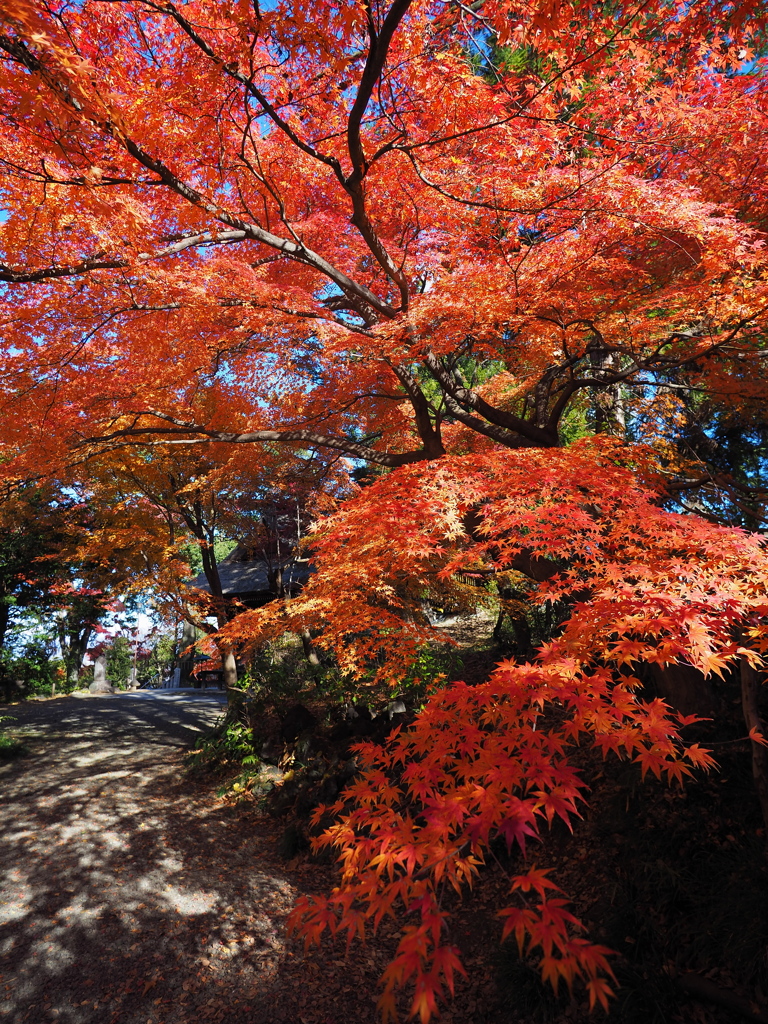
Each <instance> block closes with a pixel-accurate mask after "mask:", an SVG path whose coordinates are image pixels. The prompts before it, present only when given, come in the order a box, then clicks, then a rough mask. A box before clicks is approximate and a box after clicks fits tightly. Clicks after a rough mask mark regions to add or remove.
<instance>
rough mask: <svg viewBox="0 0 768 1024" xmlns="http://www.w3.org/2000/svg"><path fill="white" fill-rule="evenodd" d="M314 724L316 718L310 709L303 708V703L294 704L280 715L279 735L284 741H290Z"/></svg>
mask: <svg viewBox="0 0 768 1024" xmlns="http://www.w3.org/2000/svg"><path fill="white" fill-rule="evenodd" d="M316 725H317V719H316V718H315V716H314V715H313V714H312V712H311V711H309V710H308V709H307V708H305V707H304V705H303V704H294V705H293V707H292V708H289V709H288V711H286V713H285V715H283V717H282V720H281V724H280V736H281V738H282V739H283V740H284V741H285V742H286V743H290V742H291V741H292V740H295V739H296V738H297V737H298V736H300V735H301V734H302V733H303V732H306V731H307V730H308V729H313V728H314V727H315V726H316Z"/></svg>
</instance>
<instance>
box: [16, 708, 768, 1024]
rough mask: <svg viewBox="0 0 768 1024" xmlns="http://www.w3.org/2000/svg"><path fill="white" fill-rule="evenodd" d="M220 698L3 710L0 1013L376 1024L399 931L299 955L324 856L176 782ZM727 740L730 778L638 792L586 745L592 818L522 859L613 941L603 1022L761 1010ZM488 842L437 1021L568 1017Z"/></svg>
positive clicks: (747, 869) (68, 1018)
mask: <svg viewBox="0 0 768 1024" xmlns="http://www.w3.org/2000/svg"><path fill="white" fill-rule="evenodd" d="M220 710H221V707H220V704H219V702H218V700H217V699H216V697H215V696H214V695H212V694H209V695H200V694H197V695H195V694H192V695H189V694H188V695H184V694H175V695H174V694H172V693H171V694H169V693H168V692H166V693H165V694H163V693H157V694H147V695H143V694H142V695H119V696H114V697H87V698H76V697H70V698H60V699H57V700H52V701H45V702H34V703H30V704H27V705H24V706H21V705H16V706H14V707H13V708H8V709H0V712H1V713H11V714H13V715H15V717H16V719H17V721H16V722H15V723H12V725H11V727H12V728H13V729H14V730H15V731H16V732H18V733H21V734H23V735H25V736H26V740H25V742H26V744H27V747H28V753H27V755H26V756H25V757H23V758H21V759H19V760H16V761H13V762H10V763H7V764H4V765H2V766H0V787H1V788H0V792H1V793H2V804H3V812H2V821H3V828H2V834H1V835H0V1017H2V1018H3V1019H7V1020H8V1021H9V1022H12V1024H27V1022H29V1024H37V1022H40V1021H46V1020H58V1021H62V1022H66V1024H90V1022H96V1021H98V1022H99V1024H104V1022H106V1024H192V1022H193V1021H194V1022H196V1021H203V1022H205V1021H210V1022H215V1024H272V1022H274V1024H356V1022H358V1021H359V1022H363V1021H368V1020H374V1019H375V1016H376V1015H375V1003H376V999H377V995H378V986H377V979H378V977H379V975H380V973H381V971H382V969H383V968H384V966H385V965H386V962H387V960H388V958H389V957H390V956H391V954H392V950H393V948H394V945H395V943H396V939H397V932H396V926H395V925H392V926H391V927H390V928H387V927H386V926H385V927H384V929H383V931H382V934H381V935H380V936H379V937H377V938H376V939H375V940H374V941H373V942H371V943H369V944H368V945H366V946H364V947H363V946H359V945H356V946H353V947H352V949H351V950H350V951H349V952H346V951H345V950H344V948H343V946H341V947H338V948H334V947H330V946H326V947H324V948H322V949H320V950H312V951H310V952H309V953H308V954H305V952H304V950H303V948H302V947H301V945H300V944H298V943H296V942H294V941H292V940H291V939H289V938H288V937H287V936H286V933H285V919H286V917H287V914H288V913H289V911H290V909H291V907H292V905H293V903H294V901H295V899H296V898H297V896H299V895H300V894H302V893H307V892H313V891H316V892H322V891H327V890H328V888H329V887H330V886H331V885H332V884H333V880H334V872H333V868H332V866H331V865H327V864H319V863H317V862H316V861H313V860H312V859H311V858H310V856H309V855H307V854H302V855H300V856H298V857H295V858H294V859H292V860H290V861H288V862H287V863H286V862H285V861H284V860H282V859H281V857H280V852H279V851H280V849H281V846H282V847H284V844H281V837H282V835H283V832H284V829H285V827H286V821H285V819H283V820H276V819H274V818H272V817H270V816H269V815H266V814H263V813H261V812H260V811H259V809H258V807H257V806H256V805H255V804H246V805H242V806H234V807H233V806H230V805H228V804H226V803H225V802H222V801H221V800H218V799H217V798H216V795H215V790H216V785H217V783H216V781H215V780H211V779H205V778H203V779H200V778H198V779H195V778H192V777H190V776H189V775H188V774H187V773H185V771H184V763H183V758H184V750H185V749H186V748H188V747H189V746H190V745H191V743H192V742H193V741H194V738H195V736H196V735H199V734H200V731H201V730H204V729H207V728H209V727H210V726H211V725H212V724H213V722H214V721H215V720H216V719H217V717H218V716H219V714H220ZM726 750H727V751H728V757H729V758H730V760H729V761H728V763H727V765H726V767H727V769H728V770H727V772H723V773H721V774H720V775H719V776H717V777H715V778H710V779H709V780H701V781H700V782H697V783H695V784H694V785H693V786H692V787H689V789H688V790H687V792H686V793H683V792H680V791H668V790H666V789H664V788H663V787H655V785H654V784H651V786H650V789H648V788H647V787H646V788H645V789H644V790H643V791H642V792H641V789H640V787H639V785H638V780H637V776H636V775H635V773H634V772H633V771H632V770H627V769H621V770H617V771H611V770H608V771H606V770H605V769H604V767H603V766H602V765H600V764H599V763H597V762H595V761H594V760H593V759H590V758H589V757H588V756H587V757H585V762H584V771H585V773H586V774H588V775H589V776H590V777H591V778H592V780H593V783H594V792H593V801H592V803H591V809H590V811H589V813H588V815H587V816H586V818H585V820H584V822H582V823H580V825H579V826H578V828H577V830H576V835H575V836H574V837H571V836H570V835H568V834H567V833H566V832H565V830H564V829H563V830H562V832H558V831H556V832H555V834H554V835H553V836H552V837H551V840H552V841H551V842H550V843H548V844H547V851H546V854H545V852H544V851H543V850H542V851H541V856H540V857H539V858H538V860H539V863H540V864H547V865H549V866H552V867H553V868H555V869H556V875H555V877H556V879H557V880H558V881H559V882H560V884H562V885H563V886H564V887H565V888H566V889H567V890H568V891H569V894H570V895H571V896H573V897H574V898H575V908H576V911H577V913H578V914H580V915H581V916H582V917H583V918H584V919H585V923H588V924H589V927H590V933H591V935H592V937H593V938H596V939H598V940H602V941H604V942H606V944H608V945H610V946H611V947H612V948H613V949H615V950H617V953H618V955H617V957H616V958H615V960H614V963H615V964H616V968H617V974H618V975H619V979H620V980H621V982H622V989H621V994H620V998H619V1001H618V1002H617V1003H616V1004H615V1006H614V1008H613V1010H612V1012H611V1014H610V1018H611V1020H613V1021H616V1022H618V1021H621V1022H622V1024H624V1022H633V1021H638V1022H642V1024H663V1022H664V1021H678V1022H684V1021H686V1022H687V1021H698V1022H701V1024H714V1022H727V1021H736V1020H739V1019H741V1020H744V1019H749V1018H748V1017H747V1016H746V1015H747V1014H751V1015H752V1016H751V1019H753V1020H760V1019H768V1018H764V1017H761V1015H760V1014H761V1010H760V1003H761V1002H762V991H761V989H760V985H761V983H763V979H764V977H765V974H766V966H767V963H766V959H767V955H768V935H766V934H765V931H766V924H765V922H767V921H768V913H766V912H765V911H766V910H768V900H767V899H766V896H767V895H768V882H767V881H766V876H765V869H764V866H763V867H761V864H764V860H762V861H761V857H762V840H761V837H760V836H759V835H757V827H756V822H755V820H753V819H752V818H750V817H749V807H750V799H751V798H750V792H749V785H748V779H747V780H746V781H745V777H744V773H743V772H742V771H741V769H740V768H739V767H738V766H739V765H741V760H742V755H743V754H744V753H745V752H743V751H742V752H741V753H739V750H738V744H736V745H735V746H734V747H733V748H731V747H728V748H726ZM731 766H734V767H733V770H731ZM722 806H727V807H728V808H729V812H728V816H727V817H725V818H723V815H722V813H721V811H720V810H719V808H721V807H722ZM745 808H746V810H745ZM745 815H746V816H745ZM496 854H497V856H498V860H496V861H492V862H491V864H490V865H489V867H488V868H487V869H486V871H485V872H484V873H483V878H482V884H481V885H480V886H478V888H477V892H476V894H475V895H474V896H473V897H472V898H471V899H469V900H468V901H466V902H465V904H464V905H463V906H462V907H461V908H457V913H456V915H455V916H454V918H453V921H452V929H453V936H452V937H453V940H454V942H455V943H456V945H457V946H459V948H460V949H461V950H462V953H463V958H464V963H465V965H466V967H467V970H468V977H467V979H466V980H462V981H461V982H460V984H459V988H458V991H457V996H456V999H455V1000H454V1001H452V1002H451V1003H450V1004H449V1005H448V1006H446V1008H445V1010H444V1013H443V1016H442V1020H443V1021H449V1022H456V1024H458V1022H466V1024H502V1022H504V1021H509V1022H513V1021H519V1022H526V1024H527V1022H534V1021H547V1020H548V1021H558V1022H562V1024H564V1022H575V1021H581V1020H586V1019H587V1017H586V1014H585V1011H584V1006H583V1000H582V999H581V998H578V997H577V998H573V999H571V998H568V997H567V995H564V996H563V997H561V998H560V999H559V1000H554V999H553V998H551V997H550V996H549V995H548V993H547V992H546V990H544V989H542V987H541V985H540V983H539V982H538V979H537V976H536V973H535V972H534V970H533V969H532V966H531V965H529V964H526V963H525V962H521V961H520V960H519V958H518V957H517V956H516V955H515V954H514V952H513V950H507V952H506V953H503V954H501V955H500V954H499V952H498V949H497V936H498V933H499V926H498V923H497V920H496V917H495V912H496V910H497V909H498V908H499V907H500V906H502V905H503V903H502V900H503V898H504V893H505V889H506V885H505V872H506V871H507V870H510V869H513V868H514V864H513V863H512V864H511V863H509V862H508V861H507V860H506V859H505V856H504V851H503V850H499V851H496ZM703 920H705V921H706V927H704V926H703V925H702V923H701V922H702V921H703ZM691 974H695V975H696V977H700V978H704V979H705V983H708V984H709V985H710V989H711V991H710V992H709V994H710V995H712V994H713V992H714V995H715V996H717V994H718V993H720V994H721V995H722V994H725V996H726V997H728V996H731V997H732V998H733V999H735V1000H737V1001H738V1000H741V1003H740V1004H739V1005H740V1007H741V1013H737V1011H736V1010H728V1009H726V1008H724V1007H723V1006H722V1005H718V1004H717V1002H711V1001H702V1000H701V999H699V1000H698V1001H695V1002H694V1001H691V999H690V997H689V994H688V993H686V991H685V989H684V987H681V985H680V978H681V977H683V978H684V977H688V976H691ZM698 995H699V996H701V992H699V993H698ZM704 995H705V996H706V995H707V992H706V990H705V992H704ZM403 1016H405V1014H404V1015H403ZM594 1019H603V1020H604V1019H605V1017H604V1015H603V1014H602V1013H599V1014H597V1015H596V1016H595V1018H594Z"/></svg>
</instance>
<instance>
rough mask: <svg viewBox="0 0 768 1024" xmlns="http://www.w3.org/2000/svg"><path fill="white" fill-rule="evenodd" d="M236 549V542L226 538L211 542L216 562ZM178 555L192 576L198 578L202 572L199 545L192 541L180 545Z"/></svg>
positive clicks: (201, 555)
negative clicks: (186, 564)
mask: <svg viewBox="0 0 768 1024" xmlns="http://www.w3.org/2000/svg"><path fill="white" fill-rule="evenodd" d="M236 547H237V541H235V540H230V539H229V538H228V537H218V538H217V539H216V540H215V541H214V542H213V554H214V557H215V559H216V561H217V563H218V562H220V561H221V560H222V559H223V558H226V556H227V555H228V554H229V553H230V551H234V549H235V548H236ZM180 554H181V556H182V558H183V559H184V560H185V561H186V562H187V563H188V565H189V571H190V573H191V574H192V575H193V576H199V575H200V573H202V571H203V554H202V551H201V549H200V544H199V543H198V542H196V541H194V540H190V541H189V543H187V544H184V545H182V547H181V550H180Z"/></svg>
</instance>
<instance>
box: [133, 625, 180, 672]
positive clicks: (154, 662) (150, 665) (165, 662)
mask: <svg viewBox="0 0 768 1024" xmlns="http://www.w3.org/2000/svg"><path fill="white" fill-rule="evenodd" d="M175 660H176V639H175V637H174V635H173V633H163V634H162V635H160V636H157V637H155V638H154V641H153V643H152V644H151V646H150V648H149V657H148V658H143V659H142V660H141V661H140V662H139V663H138V676H139V680H140V682H142V683H144V682H150V681H153V680H154V681H155V682H157V683H160V681H161V680H162V679H163V677H164V676H165V675H166V673H167V672H168V671H169V669H170V668H171V667H172V665H173V663H174V661H175Z"/></svg>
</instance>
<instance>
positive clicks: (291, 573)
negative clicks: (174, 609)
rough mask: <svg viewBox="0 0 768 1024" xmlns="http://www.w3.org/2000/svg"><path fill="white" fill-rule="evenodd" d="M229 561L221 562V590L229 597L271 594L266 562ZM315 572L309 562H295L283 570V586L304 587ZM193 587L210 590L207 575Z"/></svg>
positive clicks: (202, 575)
mask: <svg viewBox="0 0 768 1024" xmlns="http://www.w3.org/2000/svg"><path fill="white" fill-rule="evenodd" d="M235 550H237V549H235ZM233 553H234V552H233ZM229 559H230V556H227V558H224V559H222V560H221V562H219V578H220V579H221V589H222V591H223V593H224V594H225V595H226V596H227V597H237V596H239V595H241V594H269V593H270V592H271V591H270V586H269V577H268V575H267V564H266V562H263V561H260V560H258V559H253V560H250V561H234V560H233V561H230V560H229ZM313 572H314V568H313V567H312V566H310V564H309V562H308V561H306V560H301V561H298V562H293V563H292V564H291V565H288V566H286V567H285V568H284V569H283V584H284V586H285V587H286V589H289V588H290V589H292V588H293V587H295V586H303V585H304V584H305V583H306V582H307V580H308V579H309V577H310V575H311V574H312V573H313ZM192 586H193V587H199V588H200V590H208V581H207V580H206V578H205V574H204V573H201V574H200V575H199V576H198V577H197V578H196V579H194V580H193V581H192Z"/></svg>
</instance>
